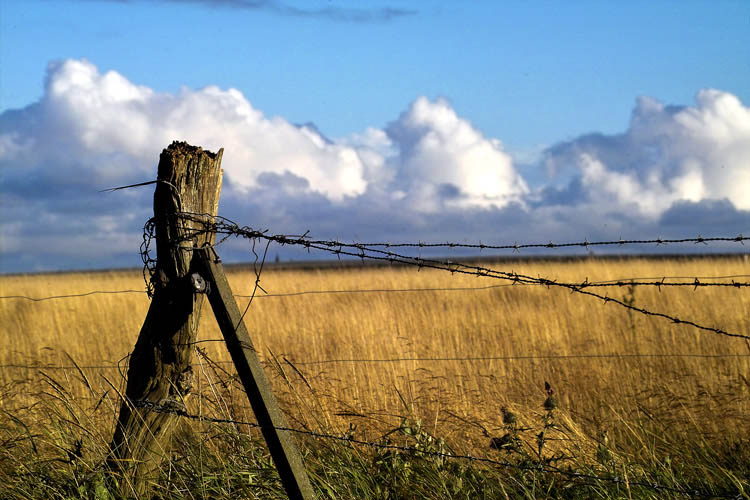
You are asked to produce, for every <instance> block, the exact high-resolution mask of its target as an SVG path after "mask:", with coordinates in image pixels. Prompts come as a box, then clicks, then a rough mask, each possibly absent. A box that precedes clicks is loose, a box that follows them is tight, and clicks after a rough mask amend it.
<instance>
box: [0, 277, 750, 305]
mask: <svg viewBox="0 0 750 500" xmlns="http://www.w3.org/2000/svg"><path fill="white" fill-rule="evenodd" d="M733 278H750V274H736V275H730V276H663V277H650V278H617V279H614V280H601V281H589V282H583V285H585V286H586V287H626V286H657V287H661V286H664V287H670V286H678V287H693V288H695V287H696V286H698V287H728V288H746V287H750V282H744V281H734V279H733ZM677 279H682V280H692V281H690V282H673V281H666V280H677ZM719 279H731V280H732V281H730V282H728V283H722V282H714V281H701V280H719ZM647 280H651V281H647ZM696 283H697V285H696ZM519 285H534V283H519ZM511 286H515V284H514V283H504V284H501V285H485V286H460V287H421V288H352V289H332V290H300V291H295V292H280V293H268V292H266V293H264V294H263V295H257V294H256V296H255V298H256V299H262V298H273V297H297V296H302V295H327V294H331V295H334V294H347V293H353V294H356V293H409V292H463V291H482V290H492V289H495V288H505V287H511ZM122 293H141V294H146V293H147V292H146V290H145V289H143V290H93V291H89V292H81V293H71V294H65V295H50V296H46V297H31V296H28V295H0V299H23V300H30V301H32V302H43V301H46V300H57V299H71V298H78V297H88V296H93V295H106V294H122ZM234 296H235V297H237V298H250V297H251V295H243V294H234Z"/></svg>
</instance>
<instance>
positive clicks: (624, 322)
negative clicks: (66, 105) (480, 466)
mask: <svg viewBox="0 0 750 500" xmlns="http://www.w3.org/2000/svg"><path fill="white" fill-rule="evenodd" d="M511 267H512V269H513V270H514V271H516V272H518V273H523V274H526V275H531V276H543V277H546V278H549V279H556V280H567V281H576V282H580V281H583V280H584V279H588V280H589V281H603V280H613V279H628V278H644V279H645V278H649V279H661V278H662V277H681V279H682V281H685V282H692V281H693V280H694V278H695V277H699V278H700V279H701V281H710V280H711V277H716V279H715V281H729V280H730V279H732V278H726V277H730V276H735V278H734V279H735V280H737V281H749V280H750V277H748V276H747V275H750V263H748V261H747V260H746V259H745V258H744V257H743V256H735V257H720V258H710V259H708V258H700V259H688V258H684V259H674V260H648V259H627V260H613V259H607V260H596V259H587V260H580V261H574V262H567V263H564V262H553V261H536V260H529V261H525V262H518V263H513V264H512V266H511ZM503 269H504V270H511V269H510V267H509V268H507V269H506V268H505V267H503ZM740 275H745V276H744V277H737V276H740ZM719 277H721V278H719ZM229 279H230V283H231V286H232V288H233V291H234V293H235V295H250V294H251V293H252V290H253V283H254V281H255V276H254V275H253V274H252V273H251V272H249V271H230V275H229ZM673 281H674V280H673ZM496 285H501V286H496ZM503 285H505V286H503ZM261 286H262V287H263V289H264V290H265V291H266V292H268V294H270V295H271V296H267V297H266V296H264V295H265V294H264V293H263V292H262V291H260V290H258V291H257V296H256V298H255V300H254V301H253V303H252V305H251V307H250V308H249V310H248V312H247V315H246V316H245V321H246V323H247V326H248V329H249V330H250V333H251V336H252V337H253V340H254V342H255V346H256V349H257V350H258V352H259V353H260V355H261V357H262V358H264V359H266V360H267V361H268V363H267V371H268V373H269V374H270V375H271V376H272V379H273V381H274V383H275V390H276V392H277V393H278V395H279V397H280V399H281V400H282V404H283V406H284V407H285V409H286V411H287V414H288V416H289V420H290V422H291V423H293V424H294V425H295V426H306V427H307V428H312V429H320V428H325V429H328V430H332V429H333V430H336V431H337V432H344V431H346V430H347V429H348V428H349V425H350V424H351V425H356V426H357V429H358V432H360V433H361V435H362V436H366V437H368V438H373V436H379V435H382V433H383V432H384V431H385V430H387V429H392V428H394V427H397V426H398V425H399V422H400V421H401V419H402V418H403V417H407V418H409V419H411V420H414V421H416V420H419V421H421V422H422V425H423V426H424V428H425V429H427V430H428V431H429V433H431V434H433V435H439V436H440V437H441V438H443V439H445V441H446V442H447V443H449V444H450V446H452V447H453V449H454V450H458V451H461V452H464V453H473V454H477V453H487V449H488V442H489V436H498V435H501V434H502V433H503V428H504V426H503V423H502V421H501V418H502V417H501V407H506V408H507V409H509V410H511V411H513V412H515V413H516V414H517V415H518V418H519V422H520V424H519V425H521V426H522V427H524V426H528V427H529V428H534V427H535V426H538V425H539V424H538V422H539V419H540V418H542V414H543V413H544V410H543V409H542V407H541V405H542V402H543V401H544V399H545V392H544V383H545V381H548V382H549V383H550V384H551V385H552V387H553V388H554V389H555V390H556V396H557V398H558V402H559V408H558V409H557V410H556V411H557V412H558V419H559V420H560V422H564V425H565V428H566V429H567V431H566V432H565V433H563V434H564V436H565V439H561V441H560V442H559V443H552V446H553V447H558V448H559V449H560V450H563V452H566V453H569V454H570V453H573V452H574V450H578V451H577V453H582V454H592V453H594V452H595V450H596V449H597V446H599V443H600V442H601V439H602V436H603V435H607V436H608V438H607V439H608V443H610V444H609V445H608V446H612V449H613V450H615V449H617V450H618V452H619V453H622V454H624V455H627V456H630V457H638V456H640V455H642V454H649V455H650V456H652V457H653V456H656V455H657V454H658V455H659V456H667V455H670V454H671V455H674V454H681V453H684V450H683V448H682V447H683V446H688V445H690V446H692V444H690V443H693V444H694V443H703V445H705V446H709V447H711V448H713V447H714V446H717V447H719V446H723V445H724V444H726V443H731V442H735V441H737V440H741V439H743V438H744V437H745V432H746V430H747V429H748V428H750V380H748V377H750V356H748V355H750V343H748V342H746V341H744V340H742V339H732V338H727V337H724V336H720V335H717V334H713V333H710V332H702V331H699V330H696V329H694V328H691V327H689V326H686V325H675V324H672V323H670V322H669V321H666V320H663V319H658V318H648V317H645V316H643V315H639V314H635V313H630V314H629V313H628V312H627V311H626V310H625V309H623V308H621V307H618V306H616V305H615V304H612V303H609V304H604V303H603V302H602V301H599V300H595V299H592V298H588V297H584V296H581V295H579V294H572V293H570V292H569V291H564V290H555V289H547V288H545V287H539V286H522V285H506V284H505V283H503V282H501V281H498V280H491V279H488V278H477V277H468V276H460V275H451V274H450V273H447V272H440V271H428V270H422V271H420V272H417V271H416V270H414V269H410V268H387V267H386V268H362V269H358V268H348V269H340V270H336V269H325V270H273V269H270V270H268V269H267V270H266V271H264V272H263V274H262V276H261ZM481 287H484V288H481ZM486 287H492V288H486ZM435 289H438V290H435ZM122 290H136V291H137V290H144V282H143V277H142V276H141V274H140V272H130V271H128V272H117V271H113V272H102V273H96V272H91V273H75V274H49V275H26V276H6V277H0V291H1V293H0V294H2V295H25V296H30V297H45V296H53V295H68V294H79V293H86V292H91V291H122ZM301 292H309V293H304V294H302V293H301ZM603 293H608V294H609V295H610V296H611V297H616V298H618V299H625V300H626V301H631V302H632V303H633V304H635V305H637V306H639V307H643V308H646V309H650V310H654V311H660V312H665V313H669V314H670V315H673V316H677V317H679V318H681V319H686V320H692V321H695V322H697V323H700V324H705V325H709V326H716V327H720V328H722V329H724V330H727V331H730V332H739V333H744V334H748V333H750V290H749V289H747V288H742V289H737V288H698V289H697V290H694V289H693V287H681V288H670V289H662V290H661V291H659V290H658V289H657V288H655V287H639V288H627V287H622V288H611V289H607V290H606V291H603ZM285 294H288V295H285ZM295 294H296V295H295ZM237 301H238V303H239V305H240V309H244V307H245V306H246V305H247V303H248V298H246V297H238V298H237ZM148 305H149V300H148V298H147V296H146V294H145V293H122V294H92V295H87V296H82V297H75V298H60V299H54V300H46V301H41V302H34V301H29V300H25V299H0V325H2V326H0V341H1V342H2V345H3V347H4V348H3V349H2V352H0V365H2V366H3V367H2V368H0V391H1V392H0V404H1V405H2V409H3V410H4V411H5V412H7V413H12V414H13V415H14V416H18V417H19V418H24V416H26V418H27V420H25V422H26V425H28V426H30V427H32V428H33V426H34V422H35V420H34V418H36V417H34V415H35V413H34V412H35V411H37V410H38V409H39V408H40V407H44V405H43V404H41V403H40V401H41V400H44V399H45V398H51V399H54V398H55V397H57V396H59V393H57V392H55V391H57V390H58V389H55V390H52V389H51V388H50V387H51V385H54V384H58V385H59V386H60V387H61V388H62V389H59V390H64V391H66V393H67V394H68V396H69V397H70V398H72V399H75V400H77V401H79V402H85V401H89V402H88V403H81V405H82V406H84V407H86V408H89V409H91V408H93V407H94V405H95V404H96V403H97V401H99V400H100V399H101V398H102V395H104V394H105V393H106V396H104V398H103V401H104V403H102V402H101V401H99V403H100V404H99V405H98V406H97V408H96V412H98V413H97V415H98V417H97V418H96V419H94V420H92V421H95V422H96V425H98V426H100V435H101V436H102V437H103V439H104V437H105V436H108V435H109V433H110V432H111V426H112V424H113V418H114V410H115V408H116V402H115V398H114V397H115V389H116V388H121V387H123V386H122V380H121V378H120V376H119V375H118V371H117V369H115V368H112V367H111V365H114V364H116V363H117V362H118V360H124V361H123V367H124V366H125V363H126V356H127V354H128V352H129V351H130V350H131V349H132V347H133V345H134V343H135V340H136V338H137V336H138V332H139V329H140V326H141V324H142V322H143V319H144V317H145V314H146V310H147V308H148ZM204 308H205V309H204V314H203V317H202V320H201V328H200V334H199V339H198V340H199V341H200V342H199V343H198V344H197V345H196V349H200V350H201V351H202V353H203V354H202V355H197V354H196V358H195V363H196V366H198V369H197V370H196V372H199V373H200V374H201V380H202V382H201V383H202V384H203V385H201V386H200V387H199V390H200V391H201V392H202V393H204V394H206V395H207V397H209V399H210V398H213V399H210V401H212V402H213V403H211V405H209V403H200V404H201V405H203V404H205V405H206V406H205V407H204V406H201V408H200V410H201V411H209V410H208V407H209V406H210V407H211V411H214V412H218V413H219V414H221V411H222V410H221V408H224V411H228V410H226V408H228V405H230V404H231V405H235V406H236V407H237V408H243V407H246V406H247V405H246V402H245V400H244V396H243V394H242V393H241V392H240V391H239V389H238V388H237V387H235V386H231V385H230V386H222V387H219V385H221V384H219V385H214V386H211V385H209V382H217V381H218V380H219V379H222V378H224V379H228V375H227V374H223V373H222V372H221V371H220V370H219V369H218V368H217V366H218V367H220V368H222V369H226V370H228V371H229V372H231V371H232V368H231V365H229V364H222V363H224V362H226V361H228V359H229V357H228V355H227V354H226V352H225V348H224V345H223V344H222V343H221V342H213V341H212V340H215V339H220V338H221V334H220V332H219V331H218V328H217V326H216V324H215V321H214V320H213V316H212V313H211V312H210V307H209V306H208V304H207V303H206V304H205V305H204ZM456 358H462V359H456ZM481 358H483V359H481ZM211 361H216V362H218V363H219V365H212V364H211ZM73 363H76V364H77V365H79V366H80V369H81V372H79V371H78V370H77V369H71V368H66V369H55V368H54V367H70V366H72V365H73ZM11 365H14V366H11ZM18 365H30V366H32V367H29V368H20V367H18ZM39 365H41V366H45V367H46V368H41V369H40V368H35V367H33V366H39ZM89 367H92V368H89ZM84 376H85V377H84ZM84 379H85V380H84ZM50 380H53V381H54V383H53V382H50ZM87 384H88V387H87ZM222 398H223V399H222ZM201 399H202V398H195V403H194V404H195V405H198V404H199V403H198V402H199V401H200V400H201ZM219 403H221V404H219ZM54 404H56V403H54ZM87 405H88V406H87ZM222 405H224V406H222ZM193 409H194V410H196V411H198V409H199V408H198V406H195V407H194V408H193ZM92 411H93V410H92ZM242 412H243V413H241V416H242V418H245V419H249V420H252V415H251V414H250V413H249V412H248V410H247V409H246V408H245V409H243V410H242ZM232 414H233V415H234V416H235V417H237V416H238V414H237V413H236V412H235V413H232ZM3 418H6V417H0V421H2V419H3ZM44 421H45V419H44V418H43V417H39V422H44ZM485 431H486V432H485ZM686 436H688V437H689V438H688V437H686ZM525 439H528V441H529V442H531V443H533V439H534V434H533V433H529V435H528V436H527V437H526V438H525Z"/></svg>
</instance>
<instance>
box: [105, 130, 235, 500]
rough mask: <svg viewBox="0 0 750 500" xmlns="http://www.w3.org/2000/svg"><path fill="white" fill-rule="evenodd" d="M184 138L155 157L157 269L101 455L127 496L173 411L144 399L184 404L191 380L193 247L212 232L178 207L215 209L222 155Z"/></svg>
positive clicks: (151, 460)
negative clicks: (111, 429) (108, 450)
mask: <svg viewBox="0 0 750 500" xmlns="http://www.w3.org/2000/svg"><path fill="white" fill-rule="evenodd" d="M222 154H223V150H219V152H218V153H211V152H209V151H204V150H203V149H201V148H199V147H194V146H190V145H188V144H186V143H184V142H173V143H172V144H171V145H170V146H169V147H168V148H166V149H165V150H164V151H163V152H162V153H161V156H160V158H159V167H158V175H157V179H158V180H157V184H156V190H155V192H154V215H155V218H156V250H157V263H156V273H155V275H154V276H153V277H152V283H153V285H154V296H153V299H152V301H151V305H150V307H149V310H148V313H147V315H146V320H145V321H144V323H143V327H142V328H141V331H140V334H139V335H138V340H137V342H136V344H135V348H134V349H133V353H132V355H131V356H130V366H129V368H128V382H127V387H126V389H125V400H124V401H123V403H122V405H121V407H120V414H119V418H118V421H117V427H116V428H115V433H114V436H113V438H112V443H111V453H110V456H109V459H108V463H109V465H110V468H111V469H112V470H113V471H115V473H116V476H115V477H116V478H117V480H118V482H119V489H120V492H121V494H122V495H124V496H126V497H133V496H135V497H138V498H145V497H146V492H147V490H148V489H149V488H148V486H149V481H152V480H153V479H155V477H156V475H157V473H158V470H159V466H160V464H161V462H162V460H163V459H165V458H167V456H168V450H169V447H168V445H167V443H168V438H169V436H170V434H171V429H172V426H173V424H174V422H175V420H176V419H177V418H178V417H177V416H176V415H174V414H171V413H168V412H154V411H150V409H149V408H148V407H147V406H146V405H144V403H146V404H150V405H157V406H159V407H177V408H180V407H182V405H183V400H184V398H185V397H186V396H187V395H188V393H189V392H190V388H191V382H192V375H193V371H192V367H191V360H192V350H193V344H192V343H193V342H194V341H195V336H196V333H197V330H198V321H199V319H200V311H201V305H202V303H203V295H202V294H196V293H193V290H192V287H191V286H190V273H191V266H192V261H193V257H194V252H193V251H192V250H193V247H194V246H201V245H203V244H206V243H208V244H211V243H213V241H214V237H215V235H214V234H211V233H208V232H202V233H201V232H200V229H202V224H201V223H200V221H187V220H185V219H184V218H181V217H180V216H179V214H180V213H184V212H190V213H194V214H208V215H211V216H215V215H216V212H217V209H218V205H219V194H220V193H221V178H222V171H221V157H222Z"/></svg>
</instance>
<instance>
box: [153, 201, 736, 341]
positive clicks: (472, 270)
mask: <svg viewBox="0 0 750 500" xmlns="http://www.w3.org/2000/svg"><path fill="white" fill-rule="evenodd" d="M178 216H179V217H181V218H183V219H185V220H189V221H192V222H197V223H199V227H198V228H195V229H193V231H194V233H190V231H187V233H188V234H186V235H185V238H186V239H187V238H190V239H192V238H193V237H194V236H196V235H198V234H205V233H207V232H211V233H217V234H231V235H235V236H239V237H243V238H246V239H249V240H256V239H264V240H267V241H268V242H275V243H278V244H280V245H299V246H303V247H304V248H307V249H308V251H309V250H311V249H313V250H320V251H323V252H329V253H335V254H336V255H346V256H349V257H356V258H360V259H363V260H364V259H368V260H374V261H382V262H389V263H391V264H394V263H397V264H404V265H412V266H417V268H418V269H423V268H427V269H436V270H443V271H449V272H450V273H451V274H455V273H459V274H465V275H473V276H484V277H488V278H494V279H501V280H505V281H509V282H511V283H518V284H534V285H544V286H547V287H548V288H552V287H556V288H562V289H567V290H570V291H571V292H572V293H580V294H582V295H586V296H589V297H593V298H597V299H599V300H602V301H603V302H604V303H605V304H606V303H609V302H612V303H614V304H617V305H618V306H620V307H623V308H625V309H627V310H630V311H634V312H638V313H640V314H643V315H645V316H651V317H658V318H662V319H666V320H669V321H671V322H672V323H674V324H683V325H687V326H691V327H693V328H697V329H699V330H703V331H708V332H712V333H716V334H718V335H724V336H727V337H735V338H742V339H746V340H750V335H745V334H740V333H732V332H728V331H726V330H724V329H721V328H716V327H710V326H705V325H701V324H699V323H696V322H694V321H691V320H684V319H682V318H678V317H677V316H673V315H670V314H666V313H661V312H655V311H651V310H648V309H645V308H642V307H638V306H635V305H634V304H630V303H626V302H624V301H622V300H620V299H616V298H612V297H609V296H605V295H601V294H599V293H596V292H592V291H590V290H587V289H586V288H589V287H590V286H591V285H590V284H589V283H588V282H584V283H565V282H558V281H555V280H550V279H547V278H543V277H532V276H528V275H524V274H520V273H516V272H514V271H511V272H507V271H500V270H496V269H490V268H487V267H482V266H478V265H470V264H462V263H458V262H454V261H441V260H435V259H426V258H423V257H421V256H418V257H413V256H409V255H403V254H398V253H395V252H392V251H391V250H390V248H392V247H393V244H389V249H388V250H383V249H380V248H373V247H368V246H367V245H366V244H362V243H343V242H340V241H330V240H313V239H312V238H311V237H310V236H309V235H308V233H305V234H303V235H302V236H288V235H281V234H268V232H267V231H258V230H255V229H252V228H250V227H247V226H246V227H240V226H239V225H238V224H237V223H235V222H232V221H230V220H229V219H226V218H224V217H221V216H210V215H207V214H192V213H180V214H178ZM154 224H155V222H154V219H150V220H149V221H148V222H147V223H146V226H145V228H144V244H145V248H143V247H142V254H143V260H144V263H146V264H145V267H144V272H146V269H147V268H148V264H147V263H148V262H151V261H152V260H151V259H150V257H149V246H148V243H149V242H150V241H151V239H152V238H153V227H154ZM703 239H704V240H707V241H711V240H709V239H708V238H703ZM744 239H745V238H744V237H742V236H741V235H740V236H738V237H736V238H735V239H733V240H731V241H739V242H740V243H742V242H743V241H744ZM688 240H690V241H692V240H694V239H689V238H685V239H682V240H662V239H659V242H660V243H664V242H668V241H672V242H684V241H688ZM631 241H634V240H631ZM642 241H645V240H642ZM179 243H180V242H175V244H178V245H179ZM550 244H551V243H550ZM588 244H589V245H591V243H588ZM420 245H421V246H423V244H421V243H420ZM552 245H554V244H552ZM649 284H650V286H657V287H659V289H661V287H662V286H672V285H668V284H667V283H665V282H664V280H662V281H659V282H649ZM624 285H628V286H629V285H631V283H624ZM624 285H623V286H624ZM724 285H727V284H723V285H722V286H724ZM614 286H619V285H617V284H615V285H614ZM680 286H684V285H680ZM690 286H694V287H695V288H697V286H698V285H696V283H692V284H690ZM727 286H738V285H737V283H733V284H731V285H727Z"/></svg>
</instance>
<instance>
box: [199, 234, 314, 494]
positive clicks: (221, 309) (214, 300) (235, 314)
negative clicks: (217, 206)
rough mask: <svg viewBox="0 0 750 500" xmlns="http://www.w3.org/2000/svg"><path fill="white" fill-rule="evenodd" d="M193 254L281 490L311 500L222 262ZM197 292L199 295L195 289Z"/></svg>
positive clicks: (204, 252) (202, 251)
mask: <svg viewBox="0 0 750 500" xmlns="http://www.w3.org/2000/svg"><path fill="white" fill-rule="evenodd" d="M195 253H196V255H195V260H194V265H195V269H196V270H197V271H198V273H199V274H200V277H201V278H202V279H203V280H205V282H206V284H207V285H208V286H207V287H206V289H205V292H207V293H208V301H209V302H210V303H211V307H212V308H213V310H214V315H215V316H216V321H217V322H218V323H219V328H221V333H222V334H223V335H224V340H225V342H226V344H227V349H228V350H229V354H230V355H231V356H232V360H233V361H234V366H235V368H236V369H237V374H238V375H239V376H240V379H241V380H242V384H243V386H244V387H245V392H246V393H247V397H248V399H249V400H250V405H251V406H252V408H253V412H255V418H256V419H257V420H258V424H259V425H260V430H261V432H262V433H263V437H264V438H265V440H266V444H268V449H269V450H270V452H271V457H272V458H273V461H274V463H275V464H276V469H277V470H278V471H279V475H280V476H281V482H282V484H283V485H284V489H285V490H286V493H287V495H289V498H290V499H294V500H297V499H301V500H314V499H315V493H314V492H313V488H312V485H311V484H310V480H309V478H308V477H307V473H306V472H305V468H304V465H303V464H302V456H301V455H300V453H299V451H298V450H297V447H296V446H295V445H294V442H293V441H292V436H291V433H290V431H287V430H284V429H285V428H287V425H286V420H285V419H284V416H283V414H282V413H281V410H280V409H279V405H278V403H277V402H276V398H275V397H274V395H273V392H271V384H270V382H269V381H268V378H267V377H266V374H265V372H264V371H263V366H262V365H261V364H260V360H259V359H258V355H257V354H256V352H255V349H254V348H253V344H252V340H251V339H250V335H249V334H248V332H247V328H246V327H245V323H244V321H242V316H241V314H240V310H239V308H238V307H237V302H236V301H235V300H234V295H233V294H232V290H231V288H229V283H228V282H227V278H226V275H225V274H224V268H223V266H222V265H221V260H219V258H218V257H217V256H216V254H215V253H214V252H213V251H212V250H211V249H210V248H207V247H206V248H199V249H196V250H195ZM196 279H197V278H196ZM196 292H198V293H201V291H200V290H198V289H196Z"/></svg>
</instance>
